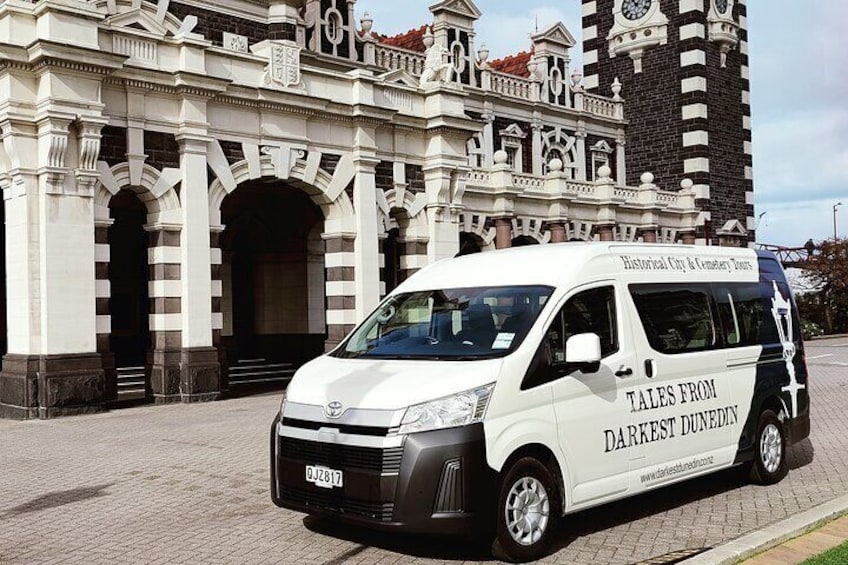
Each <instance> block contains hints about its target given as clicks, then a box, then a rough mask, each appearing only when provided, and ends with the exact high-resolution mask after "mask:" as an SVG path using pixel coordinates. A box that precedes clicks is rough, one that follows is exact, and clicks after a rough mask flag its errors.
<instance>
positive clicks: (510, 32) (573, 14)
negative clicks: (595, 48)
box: [356, 0, 582, 60]
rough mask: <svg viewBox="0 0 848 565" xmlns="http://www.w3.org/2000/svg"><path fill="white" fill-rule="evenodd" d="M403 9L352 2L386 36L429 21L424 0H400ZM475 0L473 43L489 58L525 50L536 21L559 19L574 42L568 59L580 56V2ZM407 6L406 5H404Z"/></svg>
mask: <svg viewBox="0 0 848 565" xmlns="http://www.w3.org/2000/svg"><path fill="white" fill-rule="evenodd" d="M401 1H403V3H404V6H405V9H403V10H400V9H398V8H397V5H398V3H397V2H388V1H387V0H359V2H357V5H356V14H357V19H359V18H361V17H362V14H363V13H364V12H365V11H368V12H369V13H370V14H371V16H372V17H373V18H374V31H376V32H378V33H383V34H386V35H394V34H397V33H403V32H404V31H407V30H409V29H413V28H418V27H421V26H422V25H424V24H431V23H432V22H433V17H432V14H431V13H430V11H429V10H428V9H427V7H428V5H429V4H428V3H427V2H421V1H419V0H412V1H410V0H401ZM485 4H486V5H485V6H484V5H483V2H478V6H479V7H480V9H481V10H482V11H483V17H482V18H480V20H479V21H478V22H477V25H476V29H475V31H476V38H475V44H476V45H477V47H479V46H480V45H482V44H483V43H485V44H486V46H487V47H488V48H489V50H490V51H491V56H490V58H491V59H497V58H500V57H504V56H506V55H512V54H514V53H518V52H519V51H526V50H527V49H528V48H529V47H530V35H532V34H533V33H535V30H536V22H537V21H538V23H539V29H540V30H543V29H545V28H547V27H549V26H551V25H553V24H555V23H556V22H559V21H562V22H563V23H565V25H566V27H567V28H568V29H569V31H571V33H572V35H574V37H575V39H577V41H578V45H577V46H576V49H575V50H574V51H575V52H574V53H573V54H572V60H574V59H580V58H581V57H580V52H581V49H580V41H581V37H580V31H581V29H582V24H581V20H580V4H579V3H578V2H568V3H566V6H565V7H564V8H565V9H560V8H559V7H554V5H553V2H550V1H548V2H545V1H544V0H530V1H529V2H525V3H523V4H521V5H520V6H518V5H516V4H515V3H514V2H513V1H512V0H495V1H492V2H489V1H488V0H487V1H486V3H485ZM407 5H408V8H407Z"/></svg>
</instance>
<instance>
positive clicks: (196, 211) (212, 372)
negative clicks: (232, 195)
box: [177, 132, 221, 402]
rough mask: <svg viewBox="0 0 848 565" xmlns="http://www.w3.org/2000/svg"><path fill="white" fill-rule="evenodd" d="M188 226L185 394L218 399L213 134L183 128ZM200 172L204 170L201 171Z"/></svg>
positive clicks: (186, 398)
mask: <svg viewBox="0 0 848 565" xmlns="http://www.w3.org/2000/svg"><path fill="white" fill-rule="evenodd" d="M177 142H178V143H179V144H180V168H181V170H182V186H181V190H180V200H181V205H182V209H181V212H182V223H183V228H182V231H181V233H180V259H181V261H180V263H181V273H180V277H181V283H182V285H181V286H182V312H181V314H182V316H181V318H182V328H181V329H182V343H181V347H182V350H181V356H180V399H181V400H182V401H183V402H198V401H208V400H217V399H218V397H219V396H220V391H221V374H220V365H219V363H218V350H217V349H215V347H213V343H212V308H211V305H212V278H211V276H210V272H209V270H210V267H209V265H210V256H211V253H210V247H209V243H210V242H209V192H208V187H207V185H206V168H207V161H206V152H207V147H208V144H209V139H208V138H207V137H205V136H202V135H197V134H187V133H182V132H181V133H180V134H178V135H177ZM199 172H200V173H199Z"/></svg>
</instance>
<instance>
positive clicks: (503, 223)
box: [495, 218, 512, 249]
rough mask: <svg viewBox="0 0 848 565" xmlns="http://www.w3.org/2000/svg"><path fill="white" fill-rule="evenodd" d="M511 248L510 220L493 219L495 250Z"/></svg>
mask: <svg viewBox="0 0 848 565" xmlns="http://www.w3.org/2000/svg"><path fill="white" fill-rule="evenodd" d="M510 247H512V218H495V249H508V248H510Z"/></svg>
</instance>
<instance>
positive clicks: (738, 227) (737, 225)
mask: <svg viewBox="0 0 848 565" xmlns="http://www.w3.org/2000/svg"><path fill="white" fill-rule="evenodd" d="M718 235H738V236H747V235H748V230H747V229H745V226H743V225H742V222H740V221H739V220H728V221H727V222H725V224H724V225H723V226H722V227H721V229H720V230H718Z"/></svg>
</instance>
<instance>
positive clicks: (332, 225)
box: [209, 155, 354, 232]
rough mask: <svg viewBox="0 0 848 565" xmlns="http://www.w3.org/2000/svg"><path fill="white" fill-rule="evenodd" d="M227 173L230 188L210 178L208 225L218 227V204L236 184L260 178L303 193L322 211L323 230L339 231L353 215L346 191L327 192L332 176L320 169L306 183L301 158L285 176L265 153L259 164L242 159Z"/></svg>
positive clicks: (219, 219) (305, 171)
mask: <svg viewBox="0 0 848 565" xmlns="http://www.w3.org/2000/svg"><path fill="white" fill-rule="evenodd" d="M230 172H231V173H232V175H233V179H234V180H235V185H234V186H233V187H232V188H228V187H227V186H225V185H224V183H222V182H221V180H220V179H219V178H216V179H215V180H214V181H212V184H211V185H210V186H209V224H210V226H212V227H220V226H221V204H222V203H223V202H224V198H226V197H227V195H228V194H230V193H232V192H233V191H234V190H236V189H237V188H238V186H239V185H241V184H243V183H245V182H247V181H250V180H256V179H260V178H277V179H279V180H280V181H282V182H286V183H288V184H289V185H291V186H293V187H295V188H298V189H300V190H302V191H303V192H304V193H306V195H307V196H309V198H310V199H311V200H312V201H313V202H314V203H315V204H316V205H317V206H318V207H319V208H320V209H321V212H322V213H323V214H324V220H325V222H326V223H327V227H326V229H325V231H327V232H329V231H339V232H340V231H343V228H344V227H347V222H348V221H350V220H352V218H353V217H354V210H353V203H352V202H351V200H350V197H349V196H348V194H347V193H346V192H345V191H341V193H340V194H338V195H332V194H331V193H330V187H331V185H332V182H333V177H332V175H330V174H329V173H328V172H327V171H324V170H323V169H318V171H317V172H316V173H315V174H314V176H313V178H312V179H311V182H310V180H309V179H308V172H307V168H306V163H305V161H302V160H300V161H298V162H297V163H296V164H295V165H294V167H292V169H291V173H290V175H289V177H288V178H280V177H279V176H278V174H277V168H276V167H275V165H274V161H273V159H272V157H271V156H269V155H263V156H261V157H260V159H259V166H258V167H257V168H255V169H252V168H251V166H250V163H249V162H248V161H247V160H243V161H239V162H237V163H235V164H233V165H231V166H230Z"/></svg>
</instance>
